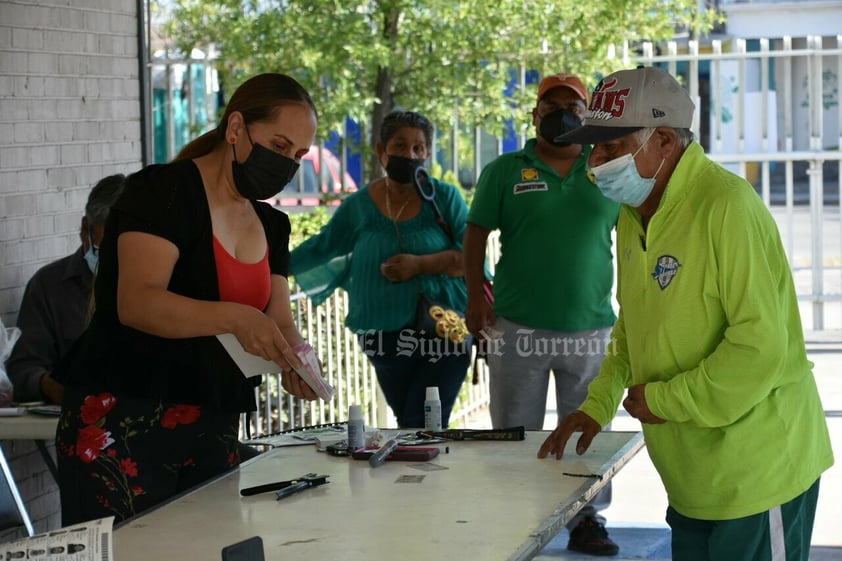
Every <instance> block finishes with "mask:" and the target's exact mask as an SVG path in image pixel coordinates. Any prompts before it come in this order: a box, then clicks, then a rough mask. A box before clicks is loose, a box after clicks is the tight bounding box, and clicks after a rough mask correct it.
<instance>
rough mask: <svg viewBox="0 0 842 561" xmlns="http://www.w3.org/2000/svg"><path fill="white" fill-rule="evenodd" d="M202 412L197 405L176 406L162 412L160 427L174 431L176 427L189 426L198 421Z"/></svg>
mask: <svg viewBox="0 0 842 561" xmlns="http://www.w3.org/2000/svg"><path fill="white" fill-rule="evenodd" d="M201 412H202V410H201V408H200V407H199V406H198V405H176V406H175V407H170V408H169V409H167V410H166V411H165V412H164V417H163V418H162V419H161V426H162V427H164V428H165V429H174V428H175V427H176V426H177V425H191V424H193V423H195V422H196V421H197V420H198V419H199V415H200V414H201Z"/></svg>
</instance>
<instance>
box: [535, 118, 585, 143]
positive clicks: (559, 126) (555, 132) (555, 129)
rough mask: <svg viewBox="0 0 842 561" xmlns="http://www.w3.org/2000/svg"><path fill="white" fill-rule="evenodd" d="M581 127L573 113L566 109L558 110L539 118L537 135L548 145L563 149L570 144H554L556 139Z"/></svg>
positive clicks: (579, 121)
mask: <svg viewBox="0 0 842 561" xmlns="http://www.w3.org/2000/svg"><path fill="white" fill-rule="evenodd" d="M581 126H582V121H581V120H580V119H579V117H578V116H576V114H575V113H573V112H572V111H568V110H567V109H559V110H558V111H553V112H552V113H547V114H546V115H544V116H543V117H542V118H541V124H540V125H538V133H539V134H540V135H541V138H543V139H544V140H546V141H547V142H549V143H550V144H553V145H554V146H558V147H559V148H563V147H565V146H570V143H569V142H556V138H558V137H559V136H561V135H563V134H566V133H568V132H570V131H572V130H575V129H578V128H579V127H581Z"/></svg>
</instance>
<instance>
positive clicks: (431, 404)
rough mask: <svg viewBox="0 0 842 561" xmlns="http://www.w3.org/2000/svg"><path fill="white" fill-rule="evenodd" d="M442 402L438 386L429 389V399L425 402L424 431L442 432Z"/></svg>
mask: <svg viewBox="0 0 842 561" xmlns="http://www.w3.org/2000/svg"><path fill="white" fill-rule="evenodd" d="M441 428H442V427H441V400H440V399H439V388H438V387H437V386H433V387H429V388H427V398H426V400H425V401H424V430H426V431H428V432H440V431H441Z"/></svg>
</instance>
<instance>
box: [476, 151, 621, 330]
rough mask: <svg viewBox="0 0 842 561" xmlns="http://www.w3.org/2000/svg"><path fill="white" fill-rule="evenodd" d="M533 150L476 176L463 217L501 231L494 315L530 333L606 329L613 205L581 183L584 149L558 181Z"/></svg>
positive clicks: (609, 317) (496, 162) (609, 313)
mask: <svg viewBox="0 0 842 561" xmlns="http://www.w3.org/2000/svg"><path fill="white" fill-rule="evenodd" d="M535 144H536V141H535V139H531V140H529V141H528V142H527V143H526V146H524V148H523V149H522V150H519V151H517V152H511V153H508V154H503V155H502V156H500V157H498V158H497V159H495V160H494V161H492V162H491V163H490V164H488V165H487V166H486V167H485V169H483V171H482V174H481V175H480V178H479V181H478V183H477V186H476V192H475V194H474V199H473V202H472V204H471V209H470V212H469V214H468V222H470V223H473V224H476V225H477V226H481V227H483V228H487V229H489V230H500V260H499V261H498V262H497V266H496V270H495V272H494V298H495V301H494V312H495V313H496V314H497V315H499V316H503V317H505V318H507V319H509V320H512V321H514V322H516V323H521V324H524V325H528V326H530V327H534V328H536V329H549V330H553V331H583V330H586V329H597V328H602V327H608V326H610V325H611V324H613V323H614V320H615V316H614V312H613V310H612V307H611V285H612V282H613V278H614V269H613V264H612V254H611V230H612V229H613V228H614V225H615V224H616V222H617V213H618V209H619V205H618V204H617V203H614V202H612V201H610V200H608V199H606V198H605V197H604V196H603V195H602V193H601V192H600V191H599V189H598V188H597V187H596V185H594V184H593V183H592V182H591V181H590V180H589V179H588V177H587V161H588V154H589V153H590V149H587V150H585V152H584V153H583V154H582V156H581V157H580V158H579V160H578V161H577V162H576V164H575V165H574V166H573V168H572V169H571V170H570V173H569V174H567V176H566V177H561V176H560V175H559V174H558V173H557V172H556V171H555V170H554V169H553V168H552V167H550V166H549V165H547V164H545V163H544V162H543V161H542V160H541V159H540V158H538V157H537V156H536V155H535Z"/></svg>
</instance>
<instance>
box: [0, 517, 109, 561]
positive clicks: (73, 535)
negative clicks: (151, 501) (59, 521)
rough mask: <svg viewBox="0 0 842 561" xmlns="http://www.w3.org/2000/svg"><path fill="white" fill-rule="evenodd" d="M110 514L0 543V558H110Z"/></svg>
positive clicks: (54, 560)
mask: <svg viewBox="0 0 842 561" xmlns="http://www.w3.org/2000/svg"><path fill="white" fill-rule="evenodd" d="M113 525H114V517H113V516H109V517H107V518H100V519H98V520H91V521H89V522H82V523H81V524H75V525H73V526H67V527H65V528H61V529H59V530H53V531H52V532H47V533H45V534H38V535H35V536H32V537H31V538H24V539H22V540H17V541H14V542H11V543H4V544H2V545H0V559H42V560H43V561H111V560H112V559H114V543H113V539H112V537H113V533H112V528H113Z"/></svg>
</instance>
